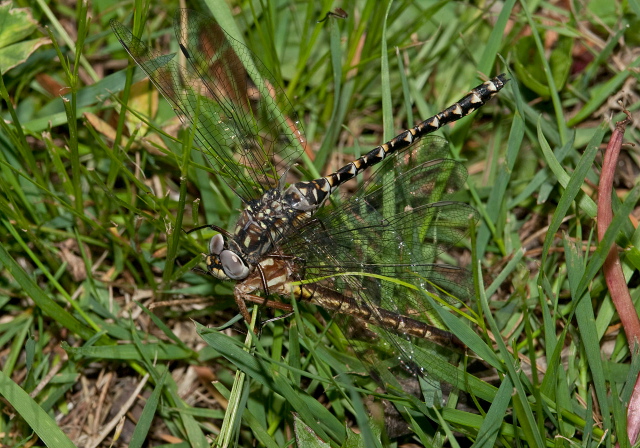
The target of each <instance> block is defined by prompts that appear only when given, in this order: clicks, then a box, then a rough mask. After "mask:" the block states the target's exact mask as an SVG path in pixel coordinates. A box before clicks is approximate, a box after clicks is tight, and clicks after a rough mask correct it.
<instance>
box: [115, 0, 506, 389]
mask: <svg viewBox="0 0 640 448" xmlns="http://www.w3.org/2000/svg"><path fill="white" fill-rule="evenodd" d="M111 27H112V29H113V31H114V32H115V34H116V36H117V38H118V39H119V41H120V43H121V44H122V46H123V47H124V48H125V50H126V51H127V52H128V53H129V55H130V56H131V58H132V59H133V60H134V61H135V62H136V63H137V64H138V66H139V67H140V68H142V70H144V72H145V73H146V74H147V75H148V77H149V79H150V80H151V82H152V83H153V84H154V85H155V87H156V88H157V89H158V90H159V91H160V92H161V93H162V95H163V96H164V97H165V98H166V99H167V101H168V102H169V103H170V104H171V106H172V107H173V109H174V111H175V113H176V114H177V115H178V117H180V119H181V121H182V122H183V123H184V124H185V125H188V126H192V127H193V130H194V136H195V141H196V144H197V146H198V147H199V149H200V150H201V151H202V152H203V153H204V154H205V155H206V156H207V158H208V159H209V160H210V162H211V164H212V165H213V167H214V169H215V171H216V172H217V173H218V175H219V176H220V177H221V178H222V179H223V180H224V181H225V182H226V183H227V184H228V186H229V187H230V188H231V190H232V191H233V192H234V193H235V194H237V195H238V196H239V197H240V199H241V200H242V204H243V208H242V210H241V212H240V215H239V218H238V219H237V222H236V223H235V225H234V226H233V228H232V229H231V230H227V229H225V228H223V227H221V226H218V225H216V224H209V225H207V226H203V227H199V228H197V229H194V230H200V229H202V228H208V229H211V230H212V231H214V232H216V233H215V234H214V235H213V236H212V237H211V239H210V241H209V244H208V253H207V254H205V258H204V260H205V264H206V272H207V273H208V274H209V275H211V276H213V277H215V278H217V279H220V280H230V281H235V282H236V284H235V287H234V298H235V301H236V303H237V306H238V308H239V311H240V313H241V315H242V316H243V318H244V319H245V320H246V321H247V322H249V321H250V320H251V318H250V313H249V310H248V308H247V302H257V303H260V304H267V305H269V306H274V307H278V304H280V305H279V307H280V308H281V309H284V310H291V305H288V304H286V303H282V302H281V301H276V300H271V299H270V298H272V297H275V296H279V297H282V298H284V297H293V298H295V299H301V300H306V301H310V302H312V303H314V304H317V305H320V306H321V307H323V308H324V309H326V310H328V311H329V312H330V313H331V314H332V315H333V316H334V318H335V319H336V322H338V324H339V326H340V327H341V328H342V329H343V331H344V332H345V334H349V337H350V339H352V340H353V342H351V344H352V347H353V348H354V350H355V351H356V353H357V354H358V356H359V358H360V359H362V360H363V361H364V362H365V364H366V365H368V366H369V367H370V368H372V369H373V371H374V372H377V375H378V376H379V377H382V376H384V377H387V378H391V379H390V380H387V382H389V383H390V382H392V381H393V378H395V377H397V378H400V377H401V376H400V375H401V374H402V375H404V374H407V373H408V374H409V375H410V376H415V375H420V376H424V375H426V371H425V367H424V366H425V365H429V363H430V359H429V358H430V355H429V354H428V353H427V352H425V351H424V350H423V349H422V346H423V344H424V342H425V341H428V343H431V342H436V343H437V344H440V345H443V346H455V345H456V344H457V345H462V343H461V342H460V341H458V340H457V338H455V337H454V336H452V335H451V334H450V333H448V332H446V331H444V330H441V329H440V328H438V327H437V326H435V325H432V324H431V323H430V321H429V317H428V313H429V310H432V307H431V306H430V305H429V304H428V302H427V300H426V298H425V294H431V297H440V298H442V300H444V301H447V302H449V301H453V300H454V299H455V298H462V299H463V298H468V297H469V296H470V294H471V292H470V291H471V288H470V280H469V278H470V276H469V273H468V271H466V270H464V269H461V268H458V267H454V266H449V265H446V264H443V263H439V262H438V261H437V258H438V256H439V255H440V254H442V253H443V252H445V251H447V250H448V249H450V248H451V247H453V246H455V245H456V244H457V243H458V242H459V241H460V240H461V239H462V238H464V237H465V236H466V235H467V234H468V231H469V227H470V224H471V223H475V222H477V221H478V219H479V215H478V212H477V211H476V210H475V209H474V208H473V207H471V206H469V205H467V204H464V203H461V202H457V201H455V200H454V199H455V195H456V192H458V191H459V190H460V189H461V187H462V186H463V185H464V183H465V181H466V176H467V172H466V169H465V168H464V167H463V166H462V165H461V164H460V163H459V162H457V161H454V160H452V159H450V158H448V144H447V142H446V141H445V140H444V139H442V138H439V137H434V136H429V137H425V136H427V134H431V133H433V132H434V131H436V130H438V129H440V128H441V127H443V126H445V125H446V124H449V123H452V122H454V121H456V120H459V119H461V118H463V117H465V116H467V115H469V114H470V113H472V112H473V111H475V110H477V109H478V108H480V107H481V106H483V105H484V104H485V103H486V102H487V101H489V100H490V99H491V98H493V97H494V96H495V95H496V94H497V93H498V92H499V91H500V90H501V89H502V88H503V87H504V85H505V84H506V82H507V81H508V79H507V78H506V75H505V74H501V75H498V76H497V77H495V78H492V79H489V80H488V81H486V82H484V83H482V84H480V85H479V86H477V87H475V88H474V89H472V90H471V91H470V92H469V93H468V94H467V95H465V96H464V97H463V98H461V99H460V100H459V101H457V102H455V103H454V104H452V105H451V106H449V107H447V108H446V109H444V110H442V111H441V112H439V113H437V114H436V115H434V116H433V117H430V118H428V119H426V120H424V121H422V122H420V123H418V124H417V125H416V126H414V127H413V128H410V129H408V130H405V131H404V132H402V133H400V134H399V135H397V136H396V137H395V138H393V139H391V140H389V141H388V142H386V143H383V144H382V145H380V146H377V147H376V148H374V149H372V150H370V151H369V152H367V153H366V154H364V155H363V156H362V157H359V158H357V159H355V160H354V161H352V162H350V163H348V164H346V165H345V166H343V167H342V168H340V169H338V170H337V171H335V172H333V173H330V174H327V175H326V176H323V177H320V178H317V179H314V180H310V181H303V180H298V181H293V182H287V180H288V179H289V178H290V177H291V176H292V174H293V173H294V172H295V169H296V163H297V162H298V161H299V160H300V159H301V156H302V152H303V145H302V143H304V137H303V133H302V125H301V124H300V123H299V121H298V120H297V115H296V114H295V111H294V108H293V107H292V105H291V102H290V101H289V100H288V99H287V97H286V95H285V94H284V91H283V89H282V88H281V87H280V86H279V84H278V83H277V82H275V81H273V79H274V77H273V75H272V74H271V73H270V72H269V70H268V69H267V68H266V67H265V66H264V64H263V63H262V62H261V61H260V59H259V58H257V57H255V56H254V55H253V54H252V53H251V51H250V50H249V49H248V48H247V47H246V46H245V45H244V44H242V43H240V42H239V41H237V40H235V39H234V38H233V37H231V36H230V35H229V34H227V33H226V32H225V30H224V29H222V27H220V25H219V24H218V23H217V22H216V21H215V20H214V19H212V18H210V17H208V16H206V15H203V14H201V13H199V12H196V11H192V10H185V9H181V10H178V11H177V13H176V14H175V17H174V31H175V34H176V37H177V41H178V48H179V50H178V51H176V52H175V53H170V54H162V53H159V52H157V51H155V50H153V49H151V48H149V47H148V46H147V45H146V44H145V43H144V42H143V41H141V40H140V39H138V38H136V37H135V36H134V35H133V34H132V33H131V32H130V31H129V30H128V29H127V28H126V27H125V26H123V25H122V24H121V23H119V22H118V21H115V20H112V21H111ZM374 165H378V169H377V170H375V172H374V173H373V174H371V176H370V177H369V178H368V179H367V180H366V181H365V182H363V183H362V185H361V186H360V187H359V188H358V189H357V190H356V192H355V193H353V194H350V195H348V196H345V197H344V198H342V199H339V198H335V197H334V196H336V195H334V196H332V194H333V193H334V192H335V191H336V190H337V189H338V188H339V187H340V186H341V185H343V184H345V183H346V182H348V181H349V180H351V179H354V178H355V177H357V176H358V175H359V174H361V173H363V172H364V171H365V170H367V169H369V168H370V167H373V166H374ZM330 198H331V199H330ZM389 373H390V374H391V375H392V376H391V377H388V374H389Z"/></svg>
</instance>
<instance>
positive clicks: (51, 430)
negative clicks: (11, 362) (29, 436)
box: [0, 370, 75, 448]
mask: <svg viewBox="0 0 640 448" xmlns="http://www.w3.org/2000/svg"><path fill="white" fill-rule="evenodd" d="M0 395H2V396H3V397H4V399H5V400H7V402H8V403H9V404H10V405H11V406H12V407H13V409H15V411H16V413H17V414H18V415H20V417H21V418H23V419H24V421H25V422H27V424H28V425H29V427H30V428H31V429H33V431H34V432H35V433H36V434H38V437H40V440H42V441H43V442H44V443H45V444H46V445H47V446H50V447H56V448H75V445H74V444H73V442H71V440H69V438H68V437H67V436H66V434H65V433H64V432H62V430H61V429H60V428H59V427H58V424H57V422H56V421H55V420H54V419H52V418H51V417H50V416H49V414H48V413H46V412H45V411H44V410H43V409H42V408H41V407H40V405H38V403H36V402H35V401H34V400H33V399H31V397H30V396H29V394H27V393H26V392H25V391H24V390H23V389H22V388H21V387H20V386H18V385H17V384H16V383H14V382H13V381H12V380H11V378H9V377H8V376H6V375H5V373H4V372H3V371H2V370H0Z"/></svg>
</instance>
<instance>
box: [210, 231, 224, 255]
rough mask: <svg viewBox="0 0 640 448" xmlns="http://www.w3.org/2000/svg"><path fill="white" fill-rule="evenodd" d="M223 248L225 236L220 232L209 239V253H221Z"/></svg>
mask: <svg viewBox="0 0 640 448" xmlns="http://www.w3.org/2000/svg"><path fill="white" fill-rule="evenodd" d="M222 249H224V237H223V236H222V235H221V234H219V233H218V234H217V235H214V236H213V237H212V238H211V241H209V253H210V254H211V255H220V253H221V252H222Z"/></svg>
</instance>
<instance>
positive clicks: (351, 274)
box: [281, 137, 478, 382]
mask: <svg viewBox="0 0 640 448" xmlns="http://www.w3.org/2000/svg"><path fill="white" fill-rule="evenodd" d="M446 150H447V142H446V141H445V140H443V139H440V138H435V137H432V138H429V139H425V140H422V141H421V142H419V144H418V145H415V146H414V147H412V148H411V150H409V151H407V152H404V153H401V154H399V155H398V156H397V157H391V158H390V159H388V160H387V161H385V163H384V164H383V166H381V168H380V169H378V170H377V171H376V173H374V175H373V176H372V177H371V179H370V180H369V181H368V182H367V183H366V184H365V185H364V186H363V187H362V188H360V189H359V190H358V191H357V192H356V194H355V195H354V196H352V197H351V198H349V199H348V200H346V201H343V202H341V203H339V204H337V205H335V206H333V207H332V206H331V205H329V206H326V207H325V208H323V209H321V210H320V211H319V212H318V213H317V215H316V216H315V219H312V221H310V222H309V223H307V224H306V225H304V226H303V227H301V228H299V229H296V231H294V232H292V233H291V234H290V235H288V236H287V237H286V238H285V239H284V240H283V242H282V243H281V251H282V253H285V254H303V255H299V256H300V257H301V258H302V260H301V261H300V263H299V266H300V267H299V269H298V271H297V272H298V276H299V278H300V279H302V278H304V279H306V280H310V279H316V278H317V279H321V280H319V281H318V282H317V285H319V288H318V294H320V295H322V293H323V291H325V290H331V291H336V292H339V293H340V294H342V295H343V296H344V297H346V298H348V299H345V300H346V301H347V302H349V301H350V299H353V301H354V302H357V303H361V304H364V306H366V307H368V308H370V309H384V310H388V311H389V312H391V313H392V314H395V315H398V316H406V317H409V318H411V319H415V320H417V321H420V322H423V323H426V324H429V323H430V322H431V319H432V318H433V316H432V315H430V313H432V312H433V309H432V308H431V307H430V306H429V305H428V301H427V299H426V298H425V293H431V294H435V295H437V296H439V297H441V298H442V299H443V300H445V301H448V302H453V301H455V300H461V301H466V300H467V299H468V298H469V297H470V296H471V291H472V284H471V276H470V274H469V273H468V272H467V271H465V270H464V269H460V268H457V267H453V266H448V265H444V264H439V263H436V258H437V256H438V255H439V254H441V253H442V252H444V251H446V250H448V249H450V248H451V247H452V246H454V245H455V244H456V243H458V242H459V241H460V240H461V239H462V238H464V237H465V236H466V235H467V234H468V231H469V227H470V223H471V222H472V221H473V222H475V221H477V220H478V213H477V211H476V210H475V209H473V208H472V207H470V206H468V205H466V204H462V203H459V202H455V201H452V200H451V198H452V197H454V196H455V193H456V192H457V191H458V190H459V189H460V187H461V186H462V185H463V184H464V182H465V180H466V176H467V173H466V170H465V168H464V167H463V166H462V165H461V164H460V163H458V162H456V161H453V160H450V159H438V160H431V161H425V160H426V159H428V158H430V157H433V156H434V155H436V156H441V155H443V154H444V153H445V152H446ZM398 173H400V174H398ZM304 248H307V249H306V250H305V249H304ZM309 248H313V250H312V251H310V250H309ZM404 283H407V284H408V285H410V286H407V285H406V284H404ZM311 287H313V286H311ZM317 302H318V303H320V301H317ZM339 323H340V325H341V326H342V327H343V329H344V330H345V331H346V332H347V334H348V333H349V332H351V331H352V330H351V328H353V326H354V322H353V319H352V318H351V317H349V316H348V315H345V316H343V317H340V318H339ZM391 327H392V326H391ZM391 327H388V328H382V327H375V328H374V327H370V331H372V332H373V333H375V338H374V339H376V341H377V342H376V343H375V344H369V343H366V342H355V343H354V344H353V345H354V348H355V349H356V352H358V354H359V356H360V357H361V358H362V359H363V360H365V362H367V363H368V364H369V365H372V366H374V370H376V371H377V372H378V373H379V374H380V375H381V376H383V375H384V374H386V373H388V372H389V371H391V372H392V373H394V374H395V376H396V377H399V376H400V375H401V372H407V371H409V372H410V373H411V374H422V373H424V372H425V370H424V369H426V370H430V368H432V367H433V366H434V365H437V364H434V363H433V360H434V359H435V358H434V347H433V344H432V343H430V342H429V341H427V340H425V339H424V338H422V337H416V336H411V335H409V334H406V333H403V332H402V329H401V328H398V329H393V328H391ZM438 342H441V341H438ZM445 342H446V341H445ZM441 343H442V342H441ZM436 350H437V349H436ZM381 365H384V366H385V367H386V368H384V369H380V368H379V366H381ZM435 376H436V377H438V379H442V380H446V381H447V382H452V381H453V380H452V378H451V377H450V376H449V377H447V375H444V374H442V372H440V373H436V374H435Z"/></svg>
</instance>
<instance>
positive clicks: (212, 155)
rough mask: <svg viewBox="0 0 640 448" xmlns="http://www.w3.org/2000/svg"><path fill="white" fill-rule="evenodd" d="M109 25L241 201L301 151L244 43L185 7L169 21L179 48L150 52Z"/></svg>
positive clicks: (294, 127)
mask: <svg viewBox="0 0 640 448" xmlns="http://www.w3.org/2000/svg"><path fill="white" fill-rule="evenodd" d="M111 27H112V29H113V31H114V32H115V34H116V36H117V37H118V39H119V41H120V43H121V44H122V46H123V47H124V48H125V49H126V50H127V52H128V53H129V55H130V56H131V57H132V58H133V59H134V60H135V61H136V63H137V64H138V65H139V66H140V67H141V68H142V69H143V70H144V71H145V73H146V74H147V75H148V76H149V79H150V80H151V81H152V82H153V84H154V85H155V86H156V87H157V88H158V90H159V91H160V92H161V93H162V95H163V96H164V97H165V98H166V99H167V100H168V101H169V103H170V104H171V105H172V107H173V109H174V111H175V112H176V114H177V115H178V116H179V117H180V119H181V120H182V121H183V122H184V123H186V124H189V125H191V126H193V127H194V128H195V133H194V135H195V139H196V142H197V144H198V146H199V148H200V149H201V150H202V151H203V152H204V153H205V154H206V155H207V156H208V158H209V160H210V161H211V162H212V164H213V166H214V167H215V169H216V170H217V171H218V172H219V173H220V174H221V175H222V177H223V179H224V180H225V181H226V182H227V183H228V184H229V186H230V187H231V188H233V189H234V190H235V191H236V192H237V193H238V194H239V195H240V196H241V197H242V198H243V199H244V200H245V201H248V200H250V199H253V198H257V197H259V196H261V195H262V194H263V193H264V192H265V191H266V190H268V189H270V188H272V187H274V186H276V185H277V184H278V181H279V179H280V177H281V176H282V174H283V173H285V172H286V170H287V169H288V167H289V166H290V165H291V164H292V163H293V161H295V160H296V159H297V158H298V157H299V155H300V152H301V150H302V147H301V145H300V144H299V142H300V141H301V140H303V138H302V132H301V131H302V128H301V126H300V125H299V123H298V122H297V121H296V118H295V115H294V114H293V107H291V104H290V102H289V101H288V100H287V99H286V96H285V95H284V92H283V91H282V89H281V88H279V87H277V85H276V84H275V82H274V81H273V77H272V76H271V74H270V73H269V71H268V70H267V69H266V67H265V66H264V64H262V63H261V62H260V61H259V59H258V58H256V57H255V56H253V55H252V54H251V52H250V51H249V49H248V48H246V46H244V45H243V44H242V43H240V42H238V41H236V40H234V39H233V38H232V37H230V36H228V35H227V33H226V32H225V31H224V30H223V29H222V28H221V27H220V26H219V25H218V24H217V23H216V22H215V21H214V20H213V19H211V18H209V17H207V16H204V15H202V14H200V13H197V12H195V11H190V10H179V11H178V12H177V15H176V17H175V19H174V28H175V32H176V36H177V38H178V40H179V45H180V52H179V53H171V54H165V55H163V54H160V53H158V52H156V51H154V50H152V49H150V48H149V47H148V46H147V45H146V44H145V43H144V42H142V41H141V40H140V39H137V38H136V37H135V36H133V34H131V32H130V31H129V30H128V29H127V28H126V27H124V26H123V25H122V24H120V23H119V22H117V21H115V20H112V21H111ZM274 98H275V99H274ZM288 114H291V115H288Z"/></svg>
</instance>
